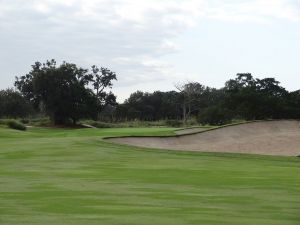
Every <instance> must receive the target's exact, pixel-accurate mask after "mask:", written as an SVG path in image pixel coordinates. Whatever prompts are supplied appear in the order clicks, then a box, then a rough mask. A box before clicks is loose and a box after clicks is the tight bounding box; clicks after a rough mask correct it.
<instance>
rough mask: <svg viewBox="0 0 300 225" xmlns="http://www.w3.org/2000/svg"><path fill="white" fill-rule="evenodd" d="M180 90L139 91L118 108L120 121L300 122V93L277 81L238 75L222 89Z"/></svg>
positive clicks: (198, 86)
mask: <svg viewBox="0 0 300 225" xmlns="http://www.w3.org/2000/svg"><path fill="white" fill-rule="evenodd" d="M176 89H177V91H170V92H160V91H156V92H153V93H147V92H141V91H137V92H135V93H133V94H131V96H130V97H129V98H128V99H127V100H126V101H125V102H124V103H123V104H120V105H118V107H117V108H116V111H115V112H114V114H115V119H117V120H150V121H154V120H182V121H183V123H184V124H185V123H186V122H187V120H189V119H190V118H192V117H193V118H197V120H198V122H199V123H202V124H213V125H221V124H225V123H229V122H231V121H232V120H233V119H242V120H264V119H300V90H299V91H294V92H289V91H287V90H286V89H285V88H284V87H282V86H280V82H279V81H277V80H276V79H274V78H264V79H258V78H254V77H253V76H252V75H251V74H250V73H242V74H237V76H236V78H234V79H231V80H229V81H227V82H226V83H225V85H224V87H222V88H219V89H217V88H211V87H207V86H204V85H202V84H200V83H197V82H188V83H186V84H183V85H176Z"/></svg>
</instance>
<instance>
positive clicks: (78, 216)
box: [0, 128, 300, 225]
mask: <svg viewBox="0 0 300 225" xmlns="http://www.w3.org/2000/svg"><path fill="white" fill-rule="evenodd" d="M173 131H174V129H171V128H160V129H159V128H145V129H142V128H141V129H138V128H133V129H130V128H126V129H99V130H98V129H79V130H63V129H29V130H28V131H26V132H20V131H14V130H9V129H6V128H0V224H1V225H2V224H3V225H46V224H47V225H54V224H55V225H106V224H109V225H185V224H194V225H199V224H200V225H202V224H203V225H219V224H220V225H225V224H226V225H271V224H272V225H275V224H277V225H292V224H294V225H299V224H300V159H299V158H296V157H295V158H292V157H270V156H255V155H237V154H213V153H210V154H209V153H189V152H174V151H159V150H146V149H141V148H137V147H129V146H121V145H116V144H112V143H107V142H104V141H102V140H101V137H103V136H120V135H121V136H123V135H171V134H173Z"/></svg>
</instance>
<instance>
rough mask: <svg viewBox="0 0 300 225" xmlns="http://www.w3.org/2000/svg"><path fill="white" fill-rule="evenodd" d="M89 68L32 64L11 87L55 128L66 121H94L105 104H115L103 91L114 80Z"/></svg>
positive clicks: (73, 65)
mask: <svg viewBox="0 0 300 225" xmlns="http://www.w3.org/2000/svg"><path fill="white" fill-rule="evenodd" d="M96 68H97V67H95V66H93V67H92V73H90V72H89V70H88V69H83V68H81V67H77V65H75V64H72V63H67V62H63V63H62V64H61V65H59V66H57V64H56V61H55V60H50V61H47V62H46V63H43V64H42V63H40V62H36V63H35V64H34V65H33V66H32V70H31V71H30V72H29V73H28V74H26V75H24V76H21V77H16V82H15V86H16V87H17V88H18V89H19V91H20V92H21V93H22V94H23V95H24V96H25V98H27V99H28V100H29V101H31V102H32V103H33V104H34V105H35V107H36V108H42V109H43V110H44V111H45V112H46V113H47V114H48V115H49V116H50V117H51V118H52V119H53V121H54V123H55V124H57V125H58V124H65V123H67V122H68V121H69V120H72V122H73V123H74V124H75V123H76V122H77V121H78V120H79V119H81V118H96V117H97V115H98V113H99V110H101V109H102V108H103V106H104V105H106V104H111V103H112V102H115V98H113V94H112V93H111V92H109V93H107V92H106V91H105V88H107V87H111V86H112V80H115V79H116V76H115V74H114V73H113V72H110V71H109V70H107V69H106V71H107V72H106V73H111V74H114V76H106V75H104V76H103V77H102V78H101V79H98V77H99V76H100V75H101V74H99V71H97V69H96Z"/></svg>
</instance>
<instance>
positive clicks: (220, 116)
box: [198, 106, 232, 126]
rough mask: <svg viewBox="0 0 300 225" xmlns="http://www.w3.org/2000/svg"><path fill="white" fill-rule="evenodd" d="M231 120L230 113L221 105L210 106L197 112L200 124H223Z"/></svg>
mask: <svg viewBox="0 0 300 225" xmlns="http://www.w3.org/2000/svg"><path fill="white" fill-rule="evenodd" d="M231 120H232V117H231V113H230V112H229V111H228V110H227V109H225V108H223V107H221V106H212V107H209V108H206V109H204V110H203V111H202V113H200V114H199V117H198V121H199V123H201V124H209V125H217V126H219V125H224V124H227V123H230V122H231Z"/></svg>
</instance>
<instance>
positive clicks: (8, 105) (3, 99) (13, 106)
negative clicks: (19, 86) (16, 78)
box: [0, 89, 32, 118]
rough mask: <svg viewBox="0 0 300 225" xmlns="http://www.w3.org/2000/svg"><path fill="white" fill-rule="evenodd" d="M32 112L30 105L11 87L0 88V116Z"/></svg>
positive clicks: (9, 116) (14, 116)
mask: <svg viewBox="0 0 300 225" xmlns="http://www.w3.org/2000/svg"><path fill="white" fill-rule="evenodd" d="M31 112H32V108H31V105H30V104H29V102H28V101H27V100H26V99H25V98H24V97H23V96H22V95H21V93H19V92H17V91H14V90H13V89H6V90H0V117H6V118H18V117H21V118H23V117H26V116H27V115H29V114H30V113H31Z"/></svg>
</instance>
